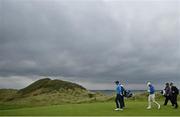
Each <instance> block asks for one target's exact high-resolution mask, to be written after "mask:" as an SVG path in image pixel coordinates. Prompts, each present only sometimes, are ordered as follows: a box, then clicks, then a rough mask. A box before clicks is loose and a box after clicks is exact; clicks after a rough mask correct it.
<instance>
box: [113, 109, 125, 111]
mask: <svg viewBox="0 0 180 117" xmlns="http://www.w3.org/2000/svg"><path fill="white" fill-rule="evenodd" d="M114 110H115V111H123V109H122V108H116V109H114Z"/></svg>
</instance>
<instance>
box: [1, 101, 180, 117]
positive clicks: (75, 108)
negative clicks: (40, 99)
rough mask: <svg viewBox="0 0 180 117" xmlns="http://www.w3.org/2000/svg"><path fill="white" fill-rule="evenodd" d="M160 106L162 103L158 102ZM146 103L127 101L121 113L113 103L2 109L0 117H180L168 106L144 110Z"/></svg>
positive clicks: (176, 110)
mask: <svg viewBox="0 0 180 117" xmlns="http://www.w3.org/2000/svg"><path fill="white" fill-rule="evenodd" d="M160 103H161V105H162V104H163V102H160ZM146 106H147V102H145V101H143V102H140V101H127V102H126V108H125V109H124V110H123V111H114V108H115V103H114V102H96V103H85V104H66V105H53V106H43V107H31V108H16V109H8V110H6V109H2V110H0V115H1V116H2V115H4V116H8V115H14V116H15V115H16V116H19V115H23V116H121V115H122V116H180V109H179V108H178V109H173V108H172V107H171V106H170V104H169V105H168V106H163V105H162V106H161V109H160V110H158V109H157V107H156V106H155V105H153V108H152V109H151V110H147V109H146Z"/></svg>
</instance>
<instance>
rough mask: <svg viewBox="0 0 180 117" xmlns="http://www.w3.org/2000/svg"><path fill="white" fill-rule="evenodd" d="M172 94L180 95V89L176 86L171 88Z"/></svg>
mask: <svg viewBox="0 0 180 117" xmlns="http://www.w3.org/2000/svg"><path fill="white" fill-rule="evenodd" d="M171 94H172V95H178V94H179V89H178V88H177V87H175V86H172V87H171Z"/></svg>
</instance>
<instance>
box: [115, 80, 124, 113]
mask: <svg viewBox="0 0 180 117" xmlns="http://www.w3.org/2000/svg"><path fill="white" fill-rule="evenodd" d="M115 84H116V99H115V102H116V107H117V108H116V109H115V110H116V111H119V110H121V111H122V110H123V102H122V101H123V95H122V87H121V85H120V83H119V81H115Z"/></svg>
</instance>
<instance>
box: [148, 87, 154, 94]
mask: <svg viewBox="0 0 180 117" xmlns="http://www.w3.org/2000/svg"><path fill="white" fill-rule="evenodd" d="M154 92H155V89H154V87H153V86H152V85H149V93H150V94H154Z"/></svg>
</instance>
